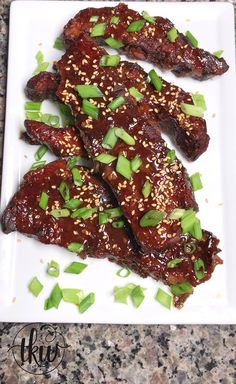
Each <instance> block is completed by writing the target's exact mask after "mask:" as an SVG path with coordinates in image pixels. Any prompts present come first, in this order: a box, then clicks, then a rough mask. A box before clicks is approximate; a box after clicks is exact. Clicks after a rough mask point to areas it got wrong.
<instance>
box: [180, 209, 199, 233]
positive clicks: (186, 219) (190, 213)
mask: <svg viewBox="0 0 236 384" xmlns="http://www.w3.org/2000/svg"><path fill="white" fill-rule="evenodd" d="M195 221H196V213H195V212H194V210H193V209H187V210H186V211H185V212H184V214H183V215H182V217H181V228H182V232H183V234H185V233H190V231H191V230H192V228H193V225H194V223H195Z"/></svg>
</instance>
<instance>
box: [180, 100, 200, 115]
mask: <svg viewBox="0 0 236 384" xmlns="http://www.w3.org/2000/svg"><path fill="white" fill-rule="evenodd" d="M180 107H181V110H182V112H183V113H185V114H186V115H189V116H195V117H203V116H204V110H203V109H202V108H200V107H197V106H196V105H192V104H186V103H181V104H180Z"/></svg>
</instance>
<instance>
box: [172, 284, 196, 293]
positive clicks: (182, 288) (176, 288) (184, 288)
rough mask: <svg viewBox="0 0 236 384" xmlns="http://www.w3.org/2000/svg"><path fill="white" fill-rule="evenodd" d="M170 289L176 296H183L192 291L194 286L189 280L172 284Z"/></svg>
mask: <svg viewBox="0 0 236 384" xmlns="http://www.w3.org/2000/svg"><path fill="white" fill-rule="evenodd" d="M170 290H171V292H172V293H173V295H175V296H181V295H183V294H184V293H192V292H193V287H192V285H191V284H190V283H188V282H187V281H186V282H184V283H179V284H173V285H171V286H170Z"/></svg>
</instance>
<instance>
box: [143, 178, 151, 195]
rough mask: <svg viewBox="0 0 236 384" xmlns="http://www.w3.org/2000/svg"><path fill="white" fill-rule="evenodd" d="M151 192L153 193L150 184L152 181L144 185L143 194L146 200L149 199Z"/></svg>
mask: <svg viewBox="0 0 236 384" xmlns="http://www.w3.org/2000/svg"><path fill="white" fill-rule="evenodd" d="M151 191H152V184H151V183H150V181H148V180H146V181H145V183H144V184H143V188H142V194H143V197H144V199H147V197H148V196H149V195H150V193H151Z"/></svg>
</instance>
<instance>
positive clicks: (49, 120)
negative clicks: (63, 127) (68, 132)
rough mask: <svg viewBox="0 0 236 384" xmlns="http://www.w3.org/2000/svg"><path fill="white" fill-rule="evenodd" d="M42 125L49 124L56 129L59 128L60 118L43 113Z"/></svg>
mask: <svg viewBox="0 0 236 384" xmlns="http://www.w3.org/2000/svg"><path fill="white" fill-rule="evenodd" d="M41 121H42V123H45V124H48V125H50V126H52V127H54V128H59V126H60V118H59V116H56V115H51V114H50V113H42V115H41Z"/></svg>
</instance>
